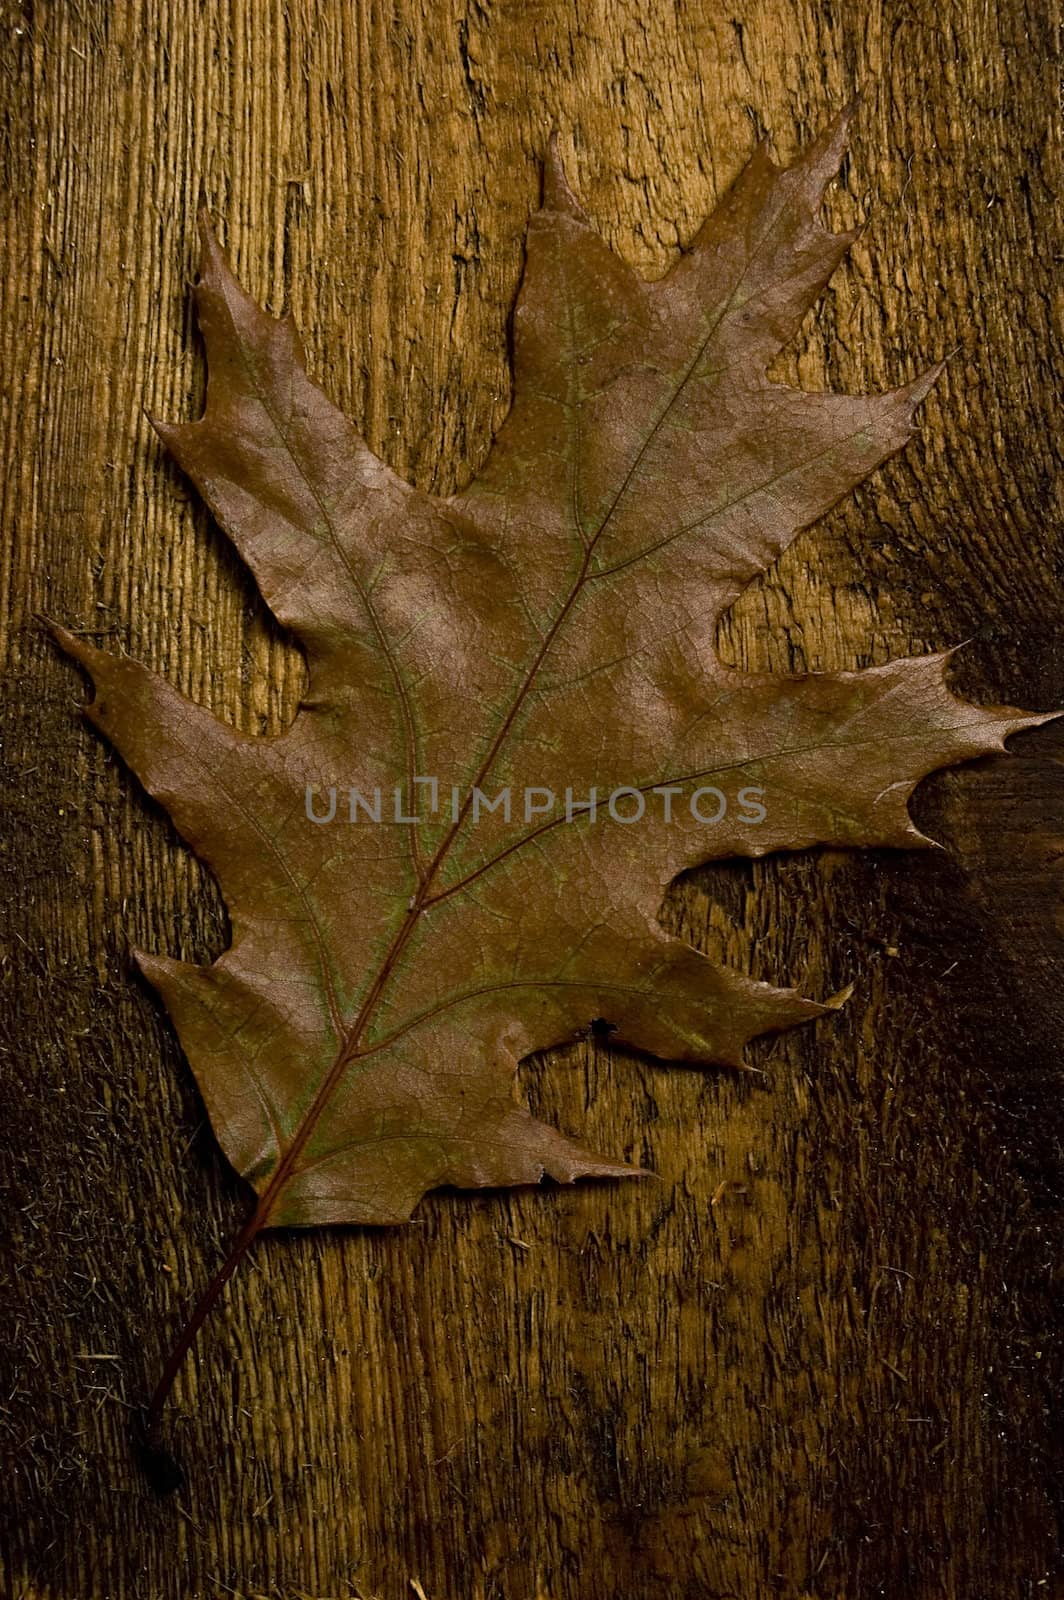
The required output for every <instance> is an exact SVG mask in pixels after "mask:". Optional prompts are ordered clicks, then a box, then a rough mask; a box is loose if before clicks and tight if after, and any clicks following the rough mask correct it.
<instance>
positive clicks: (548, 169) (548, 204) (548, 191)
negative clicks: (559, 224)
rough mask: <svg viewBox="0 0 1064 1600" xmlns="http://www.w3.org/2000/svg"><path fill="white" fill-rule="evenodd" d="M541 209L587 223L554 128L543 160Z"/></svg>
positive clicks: (585, 214) (556, 130)
mask: <svg viewBox="0 0 1064 1600" xmlns="http://www.w3.org/2000/svg"><path fill="white" fill-rule="evenodd" d="M541 208H542V210H544V211H555V212H558V213H560V215H562V216H566V217H572V218H573V220H574V221H576V222H586V221H587V213H586V212H585V210H584V208H583V206H582V205H581V204H580V202H579V200H578V199H577V198H576V195H575V194H574V193H573V190H572V187H571V185H570V183H569V180H568V178H567V177H566V175H565V166H564V164H563V162H562V158H561V150H560V140H559V134H558V129H557V128H552V129H551V133H550V138H549V139H548V141H547V154H546V156H545V157H544V160H543V198H542V202H541Z"/></svg>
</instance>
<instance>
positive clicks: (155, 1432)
mask: <svg viewBox="0 0 1064 1600" xmlns="http://www.w3.org/2000/svg"><path fill="white" fill-rule="evenodd" d="M272 1201H273V1196H272V1194H271V1193H270V1192H269V1190H267V1192H266V1193H265V1194H264V1195H263V1196H262V1198H261V1199H260V1200H259V1202H258V1204H257V1205H256V1207H255V1209H254V1211H253V1212H252V1213H251V1215H250V1217H248V1219H247V1221H246V1222H245V1223H244V1226H243V1227H242V1228H241V1230H240V1232H239V1233H238V1234H237V1236H236V1238H235V1239H234V1240H233V1243H232V1245H231V1247H230V1249H229V1253H228V1255H227V1256H226V1258H225V1260H224V1261H223V1262H222V1264H221V1266H220V1267H219V1268H218V1270H217V1272H216V1273H215V1274H214V1276H213V1278H212V1279H211V1281H210V1282H209V1283H208V1285H207V1287H206V1288H205V1289H204V1291H203V1293H202V1294H201V1295H200V1297H199V1299H198V1300H197V1301H196V1304H195V1306H194V1307H193V1309H192V1315H191V1316H190V1317H189V1319H188V1321H187V1322H186V1323H185V1326H184V1328H183V1329H182V1331H181V1336H180V1338H179V1339H178V1341H177V1343H176V1344H175V1345H174V1347H173V1349H172V1350H171V1351H170V1354H169V1356H168V1357H167V1360H166V1365H165V1366H164V1367H163V1370H162V1373H161V1374H160V1377H159V1381H158V1383H157V1384H156V1385H155V1390H154V1392H153V1394H152V1397H151V1400H150V1401H149V1402H148V1407H147V1410H146V1411H145V1413H144V1434H145V1442H146V1444H147V1445H148V1448H149V1449H155V1448H157V1447H158V1445H159V1440H160V1436H161V1433H162V1416H163V1407H164V1405H165V1404H166V1401H167V1397H168V1395H169V1393H170V1390H171V1389H172V1388H173V1386H174V1379H175V1378H176V1377H177V1374H178V1373H179V1372H180V1370H181V1366H182V1364H183V1362H184V1359H185V1357H186V1356H187V1355H188V1353H189V1351H190V1350H191V1349H192V1346H193V1345H194V1344H195V1342H196V1335H197V1334H198V1333H199V1331H200V1329H201V1328H202V1326H203V1324H204V1323H205V1322H206V1320H207V1318H208V1317H209V1316H210V1314H211V1312H212V1311H213V1309H214V1306H215V1302H216V1301H217V1299H218V1296H219V1295H220V1294H221V1292H222V1290H223V1289H224V1288H225V1286H226V1284H227V1283H228V1282H229V1279H230V1278H231V1277H232V1276H233V1273H234V1272H235V1271H236V1269H237V1267H238V1266H239V1265H240V1263H241V1261H242V1260H243V1259H244V1257H245V1255H246V1254H247V1252H248V1250H249V1249H250V1248H251V1245H252V1244H253V1243H254V1240H255V1238H256V1237H257V1235H258V1234H259V1232H260V1231H261V1229H262V1227H263V1225H264V1223H265V1221H266V1218H267V1216H268V1215H269V1211H270V1207H271V1205H272Z"/></svg>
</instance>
